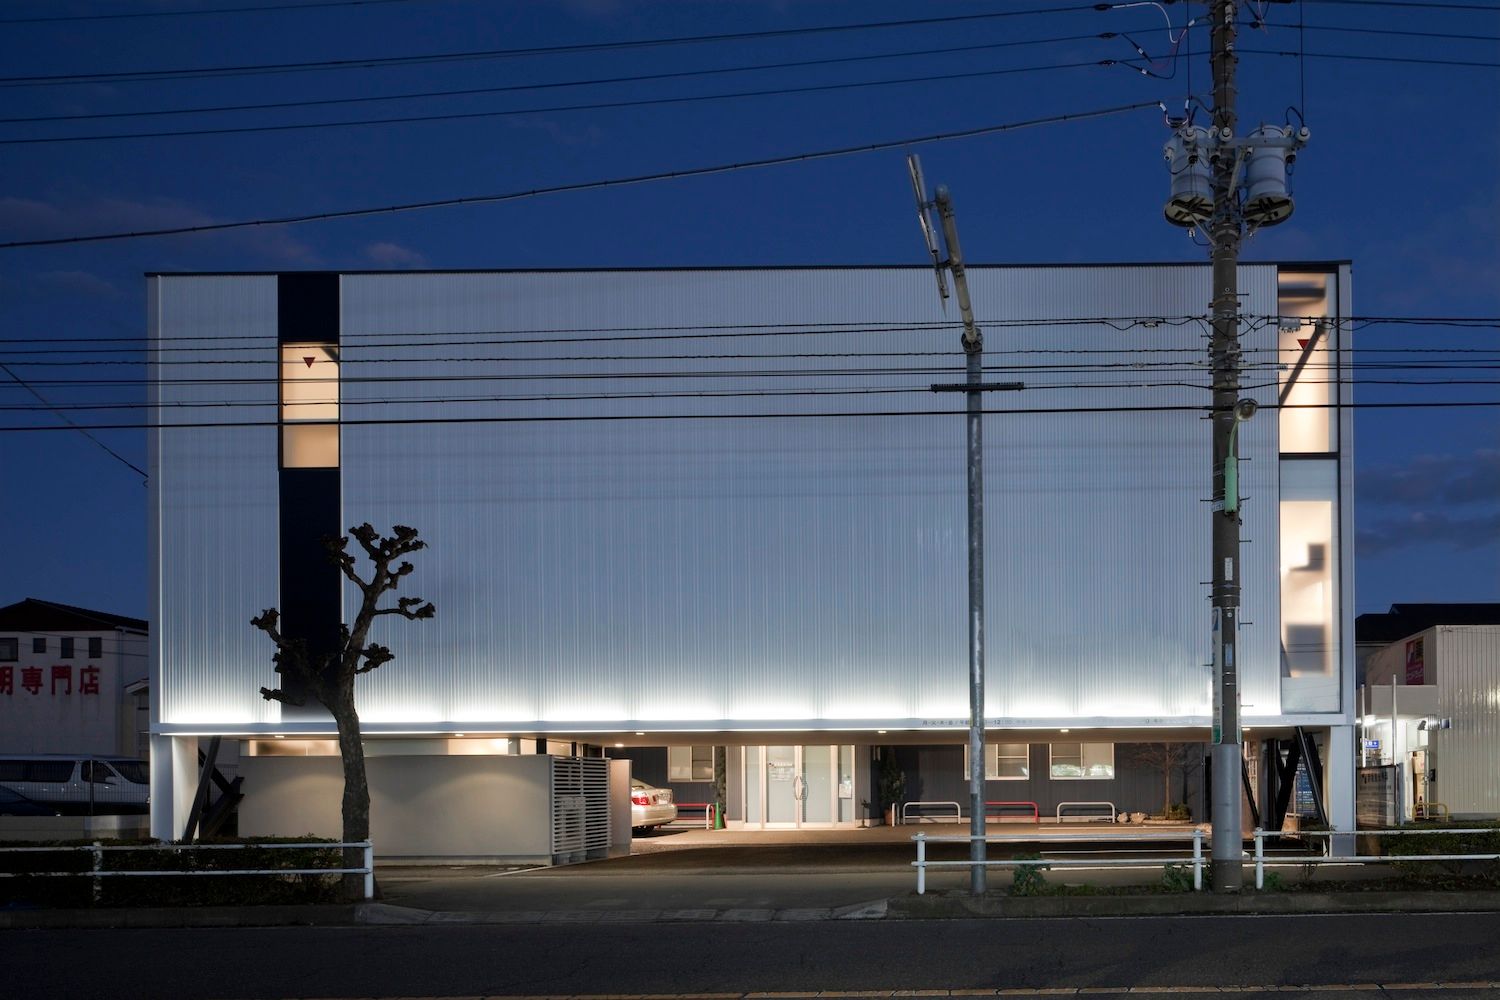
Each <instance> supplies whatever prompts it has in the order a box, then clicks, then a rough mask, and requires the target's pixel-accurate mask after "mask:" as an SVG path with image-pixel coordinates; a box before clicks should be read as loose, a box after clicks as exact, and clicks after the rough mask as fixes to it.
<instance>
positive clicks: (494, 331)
mask: <svg viewBox="0 0 1500 1000" xmlns="http://www.w3.org/2000/svg"><path fill="white" fill-rule="evenodd" d="M976 266H977V265H976ZM914 269H920V270H925V268H914ZM1205 319H1206V317H1204V316H1201V315H1200V316H1192V315H1189V316H1162V315H1157V316H1050V317H1040V318H1034V319H1027V318H1022V317H1006V318H1000V317H995V318H991V319H987V320H980V322H982V323H984V324H985V325H987V326H995V327H1030V326H1108V327H1110V328H1111V329H1114V330H1116V331H1119V332H1125V331H1126V330H1129V329H1131V328H1133V327H1137V326H1139V327H1145V328H1148V329H1149V328H1156V327H1160V326H1173V327H1175V326H1186V325H1188V324H1190V323H1202V322H1204V320H1205ZM1262 322H1264V320H1262ZM1496 322H1497V324H1500V320H1496ZM961 327H962V324H961V323H959V322H958V321H957V320H866V321H843V322H802V323H684V324H679V325H661V324H653V325H647V326H639V325H635V326H577V327H510V328H496V327H487V328H485V329H482V330H414V331H403V332H391V333H379V332H360V333H348V334H345V335H344V337H343V340H344V343H345V344H346V345H347V346H367V347H368V346H392V343H391V342H390V341H386V342H385V343H383V344H381V343H371V344H364V343H363V341H364V340H370V341H372V342H374V341H380V340H381V339H382V338H392V337H412V338H416V340H415V341H413V343H424V344H430V343H431V342H430V341H425V340H424V339H423V338H426V337H459V336H484V337H499V336H512V335H523V334H524V335H530V334H551V335H557V334H569V335H576V334H651V335H652V336H646V337H641V338H638V339H643V340H674V339H679V338H678V337H677V334H679V333H680V334H683V335H685V338H691V339H695V340H696V339H702V338H705V337H709V338H711V337H772V336H786V335H792V334H805V333H824V332H826V333H927V332H944V331H948V332H951V331H954V330H958V329H960V328H961ZM656 334H661V336H655V335H656ZM356 338H358V339H357V340H356ZM629 339H637V338H633V337H628V336H624V337H614V336H604V337H579V336H568V337H558V338H556V339H544V340H505V341H495V342H494V343H497V344H498V343H507V344H511V343H513V344H528V343H533V344H544V343H546V344H552V343H556V344H567V343H577V342H580V341H595V340H599V341H604V340H629ZM226 340H227V341H234V342H235V343H237V344H242V345H247V346H253V345H254V344H255V343H257V342H258V341H265V342H267V343H271V344H274V343H277V342H278V340H277V337H276V335H275V334H263V335H256V334H249V335H246V334H187V335H182V336H173V337H160V338H158V337H151V336H149V335H146V336H129V337H57V338H54V339H52V340H50V341H48V343H59V344H61V343H106V342H124V343H137V344H151V343H186V342H190V341H191V342H197V341H226ZM34 343H38V341H37V339H36V338H35V337H8V338H0V344H34ZM452 343H454V344H468V343H476V341H470V340H455V341H452ZM479 343H482V342H479ZM171 349H172V350H183V351H197V350H202V351H207V350H237V349H242V348H206V347H181V348H171Z"/></svg>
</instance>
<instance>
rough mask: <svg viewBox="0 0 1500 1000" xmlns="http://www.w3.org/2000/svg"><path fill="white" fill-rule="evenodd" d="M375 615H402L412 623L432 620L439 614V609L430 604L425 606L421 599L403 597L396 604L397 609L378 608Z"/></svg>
mask: <svg viewBox="0 0 1500 1000" xmlns="http://www.w3.org/2000/svg"><path fill="white" fill-rule="evenodd" d="M375 614H377V615H400V616H401V617H402V618H406V619H408V620H410V621H416V620H417V619H419V618H431V617H432V616H433V615H435V614H437V609H436V608H434V607H433V606H432V604H431V603H430V602H429V603H425V604H424V603H423V602H422V599H421V598H420V597H403V598H401V600H399V601H397V602H396V606H395V607H393V608H378V609H377V610H376V611H375Z"/></svg>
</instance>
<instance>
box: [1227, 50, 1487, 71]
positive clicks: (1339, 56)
mask: <svg viewBox="0 0 1500 1000" xmlns="http://www.w3.org/2000/svg"><path fill="white" fill-rule="evenodd" d="M1237 51H1238V52H1239V53H1240V54H1241V55H1252V56H1291V57H1293V58H1297V59H1301V58H1307V59H1335V60H1344V61H1350V62H1384V63H1400V64H1403V65H1415V66H1460V67H1467V68H1470V69H1500V62H1488V61H1485V60H1480V59H1427V58H1422V57H1418V56H1369V55H1354V54H1351V53H1346V52H1292V51H1286V50H1281V49H1239V50H1237Z"/></svg>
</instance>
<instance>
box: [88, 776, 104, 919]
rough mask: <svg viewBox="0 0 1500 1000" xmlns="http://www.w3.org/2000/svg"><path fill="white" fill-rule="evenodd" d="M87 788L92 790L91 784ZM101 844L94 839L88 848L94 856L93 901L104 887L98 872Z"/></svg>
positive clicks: (102, 866)
mask: <svg viewBox="0 0 1500 1000" xmlns="http://www.w3.org/2000/svg"><path fill="white" fill-rule="evenodd" d="M89 789H90V791H91V792H92V790H93V786H92V785H90V786H89ZM102 846H104V845H102V844H100V843H99V841H97V840H96V841H94V846H93V848H92V849H91V850H90V853H91V854H93V856H94V877H93V879H92V880H91V881H92V882H93V883H94V902H95V903H97V902H99V898H100V897H101V896H103V895H104V892H103V888H104V886H103V883H101V882H100V881H99V872H101V871H103V870H104V852H103V851H102V850H100V848H101V847H102Z"/></svg>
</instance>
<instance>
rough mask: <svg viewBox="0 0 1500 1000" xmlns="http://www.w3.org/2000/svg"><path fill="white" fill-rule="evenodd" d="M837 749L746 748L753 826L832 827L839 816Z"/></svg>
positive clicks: (747, 796)
mask: <svg viewBox="0 0 1500 1000" xmlns="http://www.w3.org/2000/svg"><path fill="white" fill-rule="evenodd" d="M837 750H838V748H837V747H832V746H767V747H746V748H745V757H744V760H745V800H746V801H745V819H746V822H747V824H748V825H760V826H765V827H776V828H797V827H804V826H832V825H833V823H834V821H835V819H836V818H837V817H838V812H839V811H838V801H837V798H836V796H837V795H838V791H839V780H838V775H837V774H836V772H835V768H836V767H837V765H838V760H839V755H838V753H837ZM761 817H764V819H761ZM758 820H759V822H757V821H758Z"/></svg>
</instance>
